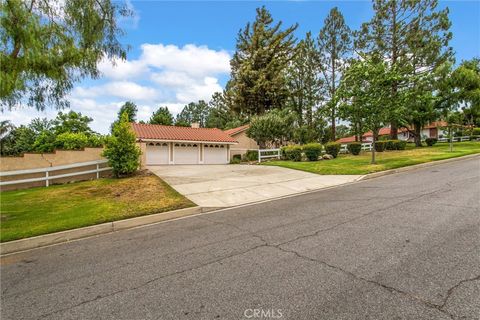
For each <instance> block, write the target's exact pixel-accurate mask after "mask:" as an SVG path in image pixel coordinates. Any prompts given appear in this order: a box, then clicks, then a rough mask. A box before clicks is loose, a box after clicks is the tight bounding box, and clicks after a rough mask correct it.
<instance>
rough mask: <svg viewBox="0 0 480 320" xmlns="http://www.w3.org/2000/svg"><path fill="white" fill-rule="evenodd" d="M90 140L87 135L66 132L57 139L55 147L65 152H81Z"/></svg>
mask: <svg viewBox="0 0 480 320" xmlns="http://www.w3.org/2000/svg"><path fill="white" fill-rule="evenodd" d="M87 144H88V138H87V136H86V135H85V133H72V132H65V133H62V134H59V135H58V136H57V138H56V139H55V147H57V148H58V149H63V150H80V149H83V148H85V147H86V146H87Z"/></svg>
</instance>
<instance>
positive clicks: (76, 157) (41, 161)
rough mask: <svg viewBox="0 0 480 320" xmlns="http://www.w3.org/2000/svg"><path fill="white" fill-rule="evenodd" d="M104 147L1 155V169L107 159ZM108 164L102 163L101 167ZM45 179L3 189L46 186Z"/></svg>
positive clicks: (78, 178)
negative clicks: (8, 155)
mask: <svg viewBox="0 0 480 320" xmlns="http://www.w3.org/2000/svg"><path fill="white" fill-rule="evenodd" d="M102 151H103V148H85V149H84V150H68V151H66V150H57V151H56V152H54V153H26V154H24V155H23V156H21V157H1V158H0V171H16V170H25V169H36V168H47V167H55V166H61V165H67V164H73V163H80V162H88V161H95V160H102V159H105V158H103V157H102V156H101V154H102ZM104 166H106V165H105V164H102V165H101V166H100V167H104ZM95 168H96V165H94V166H88V167H81V168H71V169H64V170H58V171H54V172H51V175H52V176H54V175H60V174H65V173H71V172H79V171H87V170H92V169H95ZM100 174H101V176H107V175H109V174H110V173H109V172H108V171H103V172H101V173H100ZM44 176H45V173H31V174H24V175H16V176H6V177H2V178H1V180H2V181H10V180H20V179H29V178H36V177H44ZM95 177H96V173H91V174H85V175H79V176H74V177H66V178H59V179H55V180H52V182H51V183H52V184H58V183H65V182H71V181H81V180H89V179H93V178H95ZM44 185H45V182H44V181H37V182H30V183H22V184H18V185H17V184H15V185H8V186H2V191H6V190H13V189H23V188H31V187H38V186H44Z"/></svg>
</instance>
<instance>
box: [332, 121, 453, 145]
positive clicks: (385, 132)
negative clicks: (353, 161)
mask: <svg viewBox="0 0 480 320" xmlns="http://www.w3.org/2000/svg"><path fill="white" fill-rule="evenodd" d="M447 125H448V124H447V122H445V121H434V122H432V123H430V124H428V125H426V126H424V127H423V128H424V129H430V128H438V127H446V126H447ZM410 130H412V129H410ZM405 131H408V129H407V128H399V129H398V132H405ZM389 134H390V128H389V127H385V128H381V129H380V131H379V132H378V135H379V136H385V135H389ZM372 136H373V133H372V131H369V132H366V133H364V134H363V136H362V137H363V138H367V137H372ZM354 141H355V136H351V137H345V138H341V139H338V140H337V141H336V142H339V143H349V142H354Z"/></svg>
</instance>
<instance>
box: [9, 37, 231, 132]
mask: <svg viewBox="0 0 480 320" xmlns="http://www.w3.org/2000/svg"><path fill="white" fill-rule="evenodd" d="M141 49H142V52H141V54H140V55H139V57H138V59H131V60H125V61H122V60H117V61H115V62H116V63H115V65H112V63H111V62H110V61H108V60H104V61H102V62H101V63H100V64H99V69H100V71H101V72H102V74H103V76H104V77H103V78H102V79H101V80H100V81H98V82H91V81H89V84H88V85H87V84H86V83H81V84H80V85H78V86H76V87H75V88H74V89H73V90H72V92H71V94H70V105H71V109H72V110H74V111H76V112H81V113H82V114H84V115H87V116H89V117H92V118H93V119H94V121H93V122H92V129H94V130H95V131H97V132H101V133H108V131H109V129H110V124H111V122H112V121H114V120H115V119H116V117H117V113H118V110H119V109H120V107H121V105H122V104H123V103H124V102H125V101H128V100H130V101H133V102H135V103H136V104H137V106H138V117H137V118H138V120H148V119H149V118H150V116H151V114H152V112H153V111H154V110H156V109H157V108H158V107H160V106H167V107H168V108H169V110H170V111H171V112H172V113H173V114H174V115H175V114H178V113H179V112H180V111H181V110H182V108H183V107H184V106H185V105H186V104H188V103H190V102H194V101H198V100H205V101H207V102H208V101H209V100H210V98H211V96H212V94H213V93H215V92H217V91H221V90H222V86H221V85H220V83H219V76H221V75H226V74H228V73H229V72H230V62H229V60H230V56H229V54H228V53H227V52H226V51H224V50H212V49H209V48H208V47H206V46H196V45H193V44H188V45H185V46H183V47H178V46H175V45H164V44H143V45H142V46H141ZM92 83H93V85H92ZM56 114H57V111H56V110H52V109H50V110H47V111H46V112H37V111H33V110H32V109H17V110H12V111H6V112H4V113H3V114H0V118H1V119H9V120H12V122H13V123H15V124H17V125H19V124H26V123H29V122H30V121H31V119H33V118H35V117H48V118H54V117H55V115H56Z"/></svg>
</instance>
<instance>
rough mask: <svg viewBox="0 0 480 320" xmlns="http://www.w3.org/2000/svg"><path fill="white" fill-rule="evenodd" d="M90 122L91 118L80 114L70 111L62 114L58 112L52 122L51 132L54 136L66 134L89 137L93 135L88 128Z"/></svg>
mask: <svg viewBox="0 0 480 320" xmlns="http://www.w3.org/2000/svg"><path fill="white" fill-rule="evenodd" d="M92 121H93V119H92V118H90V117H88V116H83V115H82V114H81V113H80V112H75V111H73V110H71V111H70V112H68V113H63V112H61V111H60V112H59V113H58V114H57V117H56V118H55V119H54V120H53V131H54V132H55V134H56V135H59V134H62V133H66V132H70V133H85V134H86V135H90V134H92V133H93V130H92V129H90V126H89V124H90V122H92Z"/></svg>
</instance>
